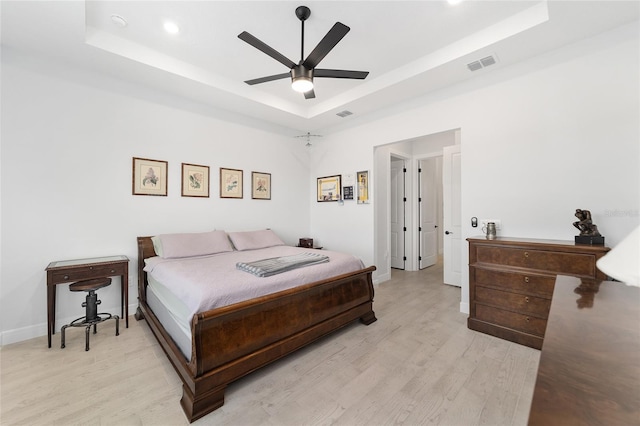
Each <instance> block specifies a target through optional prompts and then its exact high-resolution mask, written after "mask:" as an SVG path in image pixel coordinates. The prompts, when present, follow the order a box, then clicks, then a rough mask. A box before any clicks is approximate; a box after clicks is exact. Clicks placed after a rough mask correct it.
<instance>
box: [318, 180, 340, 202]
mask: <svg viewBox="0 0 640 426" xmlns="http://www.w3.org/2000/svg"><path fill="white" fill-rule="evenodd" d="M340 181H341V175H335V176H325V177H319V178H318V202H324V201H338V200H340V189H341V186H340V185H341V182H340Z"/></svg>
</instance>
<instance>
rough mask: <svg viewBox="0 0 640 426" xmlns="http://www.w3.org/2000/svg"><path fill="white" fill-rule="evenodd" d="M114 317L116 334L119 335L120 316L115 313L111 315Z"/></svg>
mask: <svg viewBox="0 0 640 426" xmlns="http://www.w3.org/2000/svg"><path fill="white" fill-rule="evenodd" d="M113 317H114V318H115V319H116V336H119V335H120V317H118V316H117V315H114V316H113Z"/></svg>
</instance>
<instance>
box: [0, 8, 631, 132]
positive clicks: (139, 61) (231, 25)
mask: <svg viewBox="0 0 640 426" xmlns="http://www.w3.org/2000/svg"><path fill="white" fill-rule="evenodd" d="M301 4H304V5H306V6H308V7H309V8H310V9H311V16H310V18H309V19H308V20H307V21H306V23H305V46H304V54H305V56H306V55H308V54H309V52H310V51H311V50H312V49H313V48H314V47H315V46H316V44H317V43H318V42H319V41H320V40H321V39H322V37H323V36H324V35H325V34H326V33H327V31H329V29H330V28H331V27H332V26H333V24H334V23H335V22H336V21H340V22H342V23H343V24H345V25H347V26H349V27H350V28H351V31H350V32H349V33H348V34H347V35H346V36H345V38H344V39H342V41H341V42H340V43H338V45H337V46H336V47H335V48H334V49H333V50H332V51H331V52H330V53H329V54H328V55H327V56H326V57H325V59H324V60H323V61H322V62H321V64H320V66H319V68H334V69H347V70H358V71H369V72H370V73H369V76H368V77H367V79H366V80H343V79H327V78H322V79H321V78H316V79H315V87H316V88H315V93H316V98H315V99H310V100H306V99H304V97H303V96H302V95H301V94H299V93H296V92H294V91H293V90H292V89H291V87H290V80H288V79H284V80H278V81H272V82H268V83H263V84H260V85H254V86H248V85H247V84H245V83H243V81H244V80H248V79H253V78H258V77H262V76H267V75H271V74H279V73H284V72H287V71H288V70H287V68H286V67H285V66H284V65H282V64H280V63H279V62H277V61H275V60H274V59H272V58H270V57H269V56H267V55H266V54H264V53H262V52H260V51H259V50H257V49H255V48H254V47H252V46H250V45H248V44H247V43H245V42H243V41H242V40H240V39H238V37H237V36H238V34H240V33H241V32H242V31H248V32H249V33H251V34H252V35H254V36H255V37H257V38H259V39H260V40H262V41H263V42H265V43H267V44H268V45H270V46H271V47H273V48H274V49H276V50H277V51H279V52H280V53H282V54H284V55H285V56H287V57H288V58H289V59H291V60H292V61H293V62H296V63H297V62H298V61H299V60H300V21H299V20H298V19H297V18H296V16H295V9H296V7H297V6H299V5H301ZM0 7H1V9H0V10H1V14H2V45H3V47H4V48H7V47H8V48H11V49H12V50H14V51H17V52H21V53H22V54H23V55H34V56H40V57H43V56H44V57H46V58H47V60H50V61H52V63H53V62H58V63H59V62H69V63H72V64H73V65H74V66H78V67H80V68H82V69H89V70H92V71H99V72H102V73H105V74H108V75H110V76H115V77H117V78H119V79H122V80H125V81H129V82H133V83H135V84H137V85H142V86H144V87H148V88H152V89H158V90H161V91H163V92H167V93H170V94H172V95H179V96H182V97H184V98H186V99H189V100H193V101H196V102H199V103H202V104H204V105H207V106H210V107H213V108H215V109H218V110H226V111H230V112H232V113H239V114H242V115H244V116H247V117H248V118H251V119H252V120H254V121H255V120H260V121H264V122H268V123H271V124H273V125H277V126H281V127H282V128H285V129H290V130H292V131H294V132H307V131H311V132H322V131H327V130H329V129H330V128H332V127H336V126H339V127H344V125H345V123H348V122H347V120H353V119H354V117H366V115H367V114H371V113H373V112H376V111H380V110H384V109H385V108H388V107H390V106H393V105H396V104H398V103H400V102H403V101H406V100H409V99H412V98H416V97H418V96H420V95H423V94H426V93H428V92H431V91H434V90H437V89H441V88H443V87H446V86H449V85H452V84H455V83H457V82H460V81H463V80H465V79H469V78H474V77H475V76H477V75H482V74H483V73H489V72H492V71H493V70H497V69H499V68H502V67H506V66H509V65H511V64H514V63H517V62H519V61H522V60H524V59H527V58H530V57H532V56H535V55H539V54H541V53H544V52H547V51H550V50H553V49H555V48H558V47H560V46H563V45H565V44H568V43H571V42H574V41H577V40H580V39H583V38H586V37H590V36H593V35H596V34H598V33H601V32H603V31H606V30H609V29H612V28H615V27H617V26H620V25H623V24H625V23H629V22H632V21H637V20H638V18H639V15H640V14H639V11H640V2H638V1H637V0H629V1H609V0H607V1H584V2H583V1H573V0H572V1H559V0H550V1H544V0H542V1H541V0H532V1H505V0H503V1H478V0H476V1H471V0H468V1H463V2H462V3H461V4H458V5H456V6H452V5H450V4H449V3H447V2H446V1H445V0H442V1H440V0H437V1H436V0H432V1H352V2H345V1H304V2H303V1H301V0H296V1H295V2H294V1H277V2H274V1H252V2H244V1H86V2H84V1H49V2H38V1H34V2H24V1H6V0H5V1H2V2H1V5H0ZM112 15H119V16H121V17H123V18H124V19H125V20H126V21H127V26H125V27H124V28H122V27H118V26H116V25H114V23H113V21H112V19H111V16H112ZM168 20H170V21H173V22H175V23H176V24H177V25H178V26H179V27H180V30H181V31H180V32H179V33H178V34H177V35H170V34H168V33H166V32H165V31H164V30H163V23H164V22H165V21H168ZM488 55H494V56H495V58H496V59H497V61H498V62H497V63H496V64H495V65H492V66H490V67H488V68H485V69H481V70H479V71H475V72H471V71H469V70H468V69H467V67H466V64H467V63H469V62H472V61H475V60H478V59H481V58H484V57H486V56H488ZM343 110H349V111H351V112H353V114H354V115H352V116H349V117H347V118H340V117H338V116H337V115H336V113H337V112H341V111H343Z"/></svg>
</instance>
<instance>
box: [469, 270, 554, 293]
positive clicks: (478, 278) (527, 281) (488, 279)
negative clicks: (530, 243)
mask: <svg viewBox="0 0 640 426" xmlns="http://www.w3.org/2000/svg"><path fill="white" fill-rule="evenodd" d="M471 273H472V274H473V275H474V276H475V284H476V285H484V286H489V287H499V288H501V289H504V290H509V291H512V292H516V293H526V294H535V295H537V296H540V297H546V298H549V299H550V298H551V296H552V295H553V287H554V285H555V282H556V278H555V276H554V275H537V274H527V273H517V272H506V271H496V270H493V269H483V268H473V269H472V272H471ZM471 278H472V279H473V278H474V277H471Z"/></svg>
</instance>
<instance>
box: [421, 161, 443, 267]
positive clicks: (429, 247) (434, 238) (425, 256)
mask: <svg viewBox="0 0 640 426" xmlns="http://www.w3.org/2000/svg"><path fill="white" fill-rule="evenodd" d="M437 172H438V170H437V164H436V159H435V158H428V159H426V160H420V164H419V166H418V176H419V179H418V185H419V195H418V201H419V209H418V212H419V215H420V226H419V228H418V234H419V241H420V254H419V257H418V259H419V260H420V262H419V263H420V269H424V268H428V267H429V266H431V265H434V264H435V263H436V260H438V233H437V228H438V225H437V220H438V188H436V185H437V182H438V179H437V178H438V176H437Z"/></svg>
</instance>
